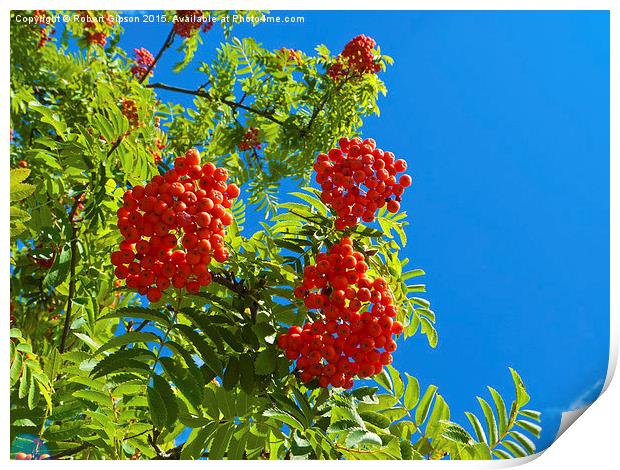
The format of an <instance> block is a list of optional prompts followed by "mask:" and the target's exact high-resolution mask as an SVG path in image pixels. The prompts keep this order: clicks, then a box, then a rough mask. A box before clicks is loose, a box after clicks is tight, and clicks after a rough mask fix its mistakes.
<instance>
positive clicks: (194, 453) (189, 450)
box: [181, 422, 217, 460]
mask: <svg viewBox="0 0 620 470" xmlns="http://www.w3.org/2000/svg"><path fill="white" fill-rule="evenodd" d="M216 429H217V423H213V422H212V423H210V424H208V425H207V426H205V427H204V428H202V429H198V430H194V431H193V432H192V434H193V436H192V435H190V437H189V438H188V440H187V443H186V444H185V445H184V446H183V450H182V451H181V460H197V459H199V458H200V457H201V456H202V453H203V452H204V450H205V449H206V447H207V442H208V441H209V438H210V437H211V436H212V435H213V433H214V432H215V430H216Z"/></svg>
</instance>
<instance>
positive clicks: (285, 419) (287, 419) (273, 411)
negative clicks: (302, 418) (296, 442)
mask: <svg viewBox="0 0 620 470" xmlns="http://www.w3.org/2000/svg"><path fill="white" fill-rule="evenodd" d="M263 416H267V417H268V418H275V419H277V420H278V421H280V422H281V423H284V424H287V425H289V426H291V427H292V428H295V429H304V426H303V424H301V423H300V422H299V420H297V418H295V417H293V416H292V415H290V414H289V413H285V412H284V411H282V410H279V409H277V408H269V409H267V410H265V411H264V412H263Z"/></svg>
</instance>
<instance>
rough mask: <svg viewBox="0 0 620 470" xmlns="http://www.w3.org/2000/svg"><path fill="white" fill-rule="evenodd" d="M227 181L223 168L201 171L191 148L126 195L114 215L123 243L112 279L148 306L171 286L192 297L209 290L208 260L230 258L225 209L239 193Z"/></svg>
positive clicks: (229, 218)
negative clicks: (202, 289)
mask: <svg viewBox="0 0 620 470" xmlns="http://www.w3.org/2000/svg"><path fill="white" fill-rule="evenodd" d="M227 179H228V172H227V171H226V170H225V169H224V168H216V166H215V165H214V164H213V163H206V164H205V165H203V166H202V167H201V166H200V154H199V153H198V151H197V150H196V149H190V150H188V151H187V152H186V153H185V156H184V157H178V158H176V160H175V162H174V169H172V170H169V171H167V172H166V173H165V174H164V175H163V176H162V175H156V176H154V177H153V179H152V180H151V181H150V182H149V183H147V184H146V185H145V186H144V187H142V186H135V187H134V188H133V189H129V190H127V191H126V192H125V194H124V196H123V201H124V204H123V206H122V207H121V208H120V209H119V210H118V211H117V215H118V228H119V230H120V232H121V234H122V235H123V237H124V240H123V241H121V243H120V245H119V250H118V251H115V252H113V253H112V256H111V260H112V264H113V265H114V266H116V270H115V275H116V277H117V278H118V279H125V280H126V281H125V283H126V285H127V287H130V288H132V289H137V291H138V292H139V293H140V294H142V295H146V296H147V298H148V299H149V300H150V301H151V302H157V301H158V300H159V299H161V296H162V292H163V291H165V290H166V289H168V287H170V285H172V286H173V287H175V288H177V289H186V290H187V292H190V293H196V292H198V291H199V290H200V287H201V286H208V285H209V284H210V283H211V279H212V278H211V273H210V272H209V270H208V268H207V266H208V265H209V264H210V263H211V258H213V259H215V260H216V261H218V262H220V263H223V262H225V261H226V260H227V259H228V250H227V249H226V247H225V246H224V235H225V231H224V228H225V227H226V226H228V225H230V224H231V223H232V221H233V217H232V214H231V213H230V212H229V211H227V210H226V209H228V208H230V206H231V204H232V202H231V199H233V198H235V197H237V196H239V188H238V187H237V185H235V184H232V183H231V184H227V183H226V180H227ZM147 239H148V240H147Z"/></svg>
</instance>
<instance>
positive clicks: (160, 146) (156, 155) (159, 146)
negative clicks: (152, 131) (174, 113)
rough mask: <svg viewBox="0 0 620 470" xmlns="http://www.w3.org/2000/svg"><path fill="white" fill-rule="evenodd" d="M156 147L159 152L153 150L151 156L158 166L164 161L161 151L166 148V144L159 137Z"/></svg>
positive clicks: (156, 140)
mask: <svg viewBox="0 0 620 470" xmlns="http://www.w3.org/2000/svg"><path fill="white" fill-rule="evenodd" d="M155 147H156V148H157V150H151V155H153V161H154V162H155V164H156V165H157V164H159V163H160V162H161V160H162V158H161V151H162V150H163V149H165V148H166V144H164V143H163V142H162V140H161V139H160V138H159V137H155Z"/></svg>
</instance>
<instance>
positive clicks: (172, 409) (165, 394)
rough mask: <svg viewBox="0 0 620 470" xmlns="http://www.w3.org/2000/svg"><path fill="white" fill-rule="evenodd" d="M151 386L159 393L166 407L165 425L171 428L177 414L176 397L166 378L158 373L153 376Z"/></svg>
mask: <svg viewBox="0 0 620 470" xmlns="http://www.w3.org/2000/svg"><path fill="white" fill-rule="evenodd" d="M153 388H154V389H155V391H156V392H157V393H158V394H159V396H160V397H161V399H162V400H163V402H164V404H165V407H166V425H167V426H168V427H169V428H173V427H174V425H175V421H176V419H177V416H178V415H179V407H178V405H177V399H176V397H175V395H174V392H173V391H172V388H171V387H170V384H169V383H168V381H167V380H166V379H164V378H163V377H162V376H160V375H154V376H153Z"/></svg>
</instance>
